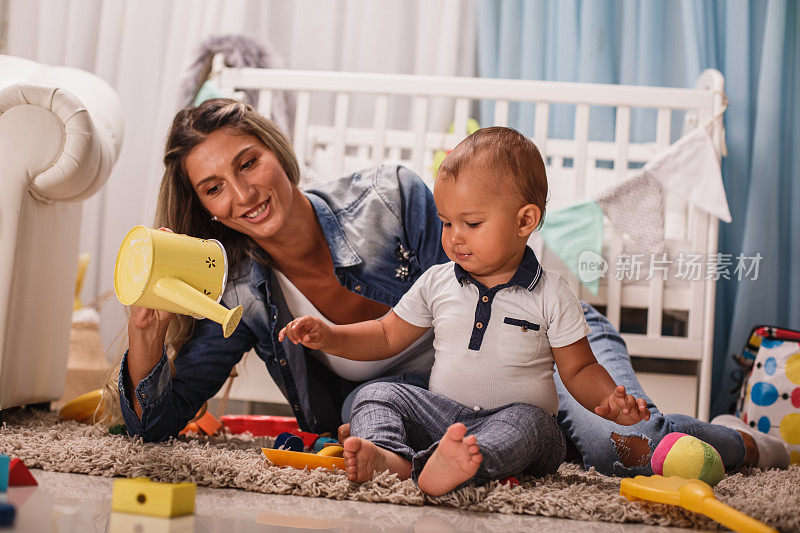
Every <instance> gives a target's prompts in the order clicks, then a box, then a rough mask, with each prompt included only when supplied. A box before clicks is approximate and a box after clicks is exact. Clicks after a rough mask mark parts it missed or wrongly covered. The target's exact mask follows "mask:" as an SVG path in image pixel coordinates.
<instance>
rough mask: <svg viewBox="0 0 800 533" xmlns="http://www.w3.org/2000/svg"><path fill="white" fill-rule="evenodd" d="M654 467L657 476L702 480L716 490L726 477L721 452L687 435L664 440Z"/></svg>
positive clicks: (655, 456) (654, 455)
mask: <svg viewBox="0 0 800 533" xmlns="http://www.w3.org/2000/svg"><path fill="white" fill-rule="evenodd" d="M650 466H651V467H652V468H653V473H654V474H658V475H660V476H664V477H669V476H678V477H682V478H685V479H699V480H700V481H705V482H706V483H708V484H709V485H711V486H712V487H713V486H714V485H716V484H717V483H719V482H720V480H721V479H722V476H724V475H725V467H724V466H723V465H722V457H720V456H719V452H718V451H717V450H716V449H715V448H714V447H713V446H711V445H710V444H708V443H705V442H703V441H701V440H700V439H697V438H695V437H692V436H691V435H687V434H686V433H677V432H676V433H670V434H668V435H666V436H665V437H664V438H663V439H661V442H659V443H658V446H656V449H655V451H654V452H653V457H652V458H651V459H650Z"/></svg>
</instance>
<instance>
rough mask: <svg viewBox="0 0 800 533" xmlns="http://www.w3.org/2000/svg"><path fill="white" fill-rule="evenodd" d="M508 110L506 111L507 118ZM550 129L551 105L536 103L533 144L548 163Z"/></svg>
mask: <svg viewBox="0 0 800 533" xmlns="http://www.w3.org/2000/svg"><path fill="white" fill-rule="evenodd" d="M507 117H508V109H506V118H507ZM549 127H550V104H548V103H547V102H536V117H535V118H534V120H533V142H534V143H535V144H536V147H537V148H538V149H539V153H540V154H542V158H544V161H545V163H547V155H548V153H549V152H548V151H547V131H548V129H549Z"/></svg>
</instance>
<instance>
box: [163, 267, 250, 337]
mask: <svg viewBox="0 0 800 533" xmlns="http://www.w3.org/2000/svg"><path fill="white" fill-rule="evenodd" d="M153 292H154V293H155V294H156V296H158V297H160V298H163V299H165V300H169V301H170V302H172V303H174V304H175V305H178V306H180V307H182V308H183V309H185V310H186V312H185V313H184V314H189V315H200V316H202V317H205V318H208V319H210V320H213V321H214V322H217V323H218V324H221V325H222V334H223V335H224V336H225V338H228V337H230V336H231V333H233V330H235V329H236V326H238V325H239V320H240V319H241V318H242V311H243V308H242V306H241V305H240V306H238V307H235V308H233V309H226V308H225V307H223V306H222V305H220V304H218V303H217V302H215V301H214V300H212V299H211V298H209V297H208V296H206V295H205V294H203V293H202V292H200V291H198V290H197V289H195V288H194V287H192V286H191V285H189V284H188V283H186V282H185V281H181V280H179V279H178V278H166V277H165V278H161V279H159V280H158V281H156V283H155V285H154V286H153Z"/></svg>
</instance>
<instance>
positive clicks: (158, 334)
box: [123, 306, 175, 420]
mask: <svg viewBox="0 0 800 533" xmlns="http://www.w3.org/2000/svg"><path fill="white" fill-rule="evenodd" d="M174 317H175V315H174V314H173V313H168V312H166V311H156V310H154V309H146V308H144V307H136V306H132V307H131V316H130V318H129V319H128V343H129V344H128V355H127V358H126V361H127V365H126V367H127V372H124V373H123V378H124V380H125V388H126V389H127V390H129V391H134V390H136V387H137V386H138V385H139V382H141V381H142V380H143V379H144V378H146V377H147V376H148V375H149V374H150V373H151V372H152V371H153V369H154V368H155V367H156V365H157V364H158V362H159V361H160V360H161V356H162V354H163V352H164V342H165V341H166V338H167V328H169V324H170V322H171V321H172V319H173V318H174ZM131 403H132V405H133V410H134V412H135V413H136V416H137V417H138V418H139V419H140V420H141V418H142V406H141V405H140V404H139V400H138V398H137V397H136V395H135V394H132V395H131Z"/></svg>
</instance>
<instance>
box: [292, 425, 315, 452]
mask: <svg viewBox="0 0 800 533" xmlns="http://www.w3.org/2000/svg"><path fill="white" fill-rule="evenodd" d="M292 433H293V434H294V435H297V436H298V437H300V438H301V439H303V446H305V447H306V448H312V447H313V446H314V442H315V441H316V440H317V439H318V438H319V435H317V434H316V433H306V432H305V431H300V430H299V429H298V430H296V431H292Z"/></svg>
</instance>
